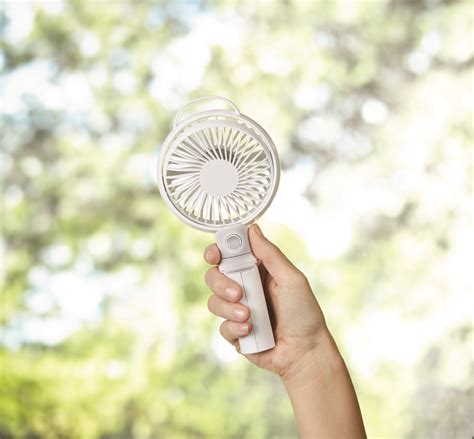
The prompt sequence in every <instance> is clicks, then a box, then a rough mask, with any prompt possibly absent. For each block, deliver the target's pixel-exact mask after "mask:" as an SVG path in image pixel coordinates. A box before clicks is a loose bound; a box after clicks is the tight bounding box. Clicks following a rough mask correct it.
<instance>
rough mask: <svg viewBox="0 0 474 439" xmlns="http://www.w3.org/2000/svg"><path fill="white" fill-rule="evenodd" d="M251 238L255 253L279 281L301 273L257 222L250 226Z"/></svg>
mask: <svg viewBox="0 0 474 439" xmlns="http://www.w3.org/2000/svg"><path fill="white" fill-rule="evenodd" d="M249 239H250V246H251V247H252V251H253V253H254V255H255V256H256V257H257V258H258V259H259V260H260V261H261V262H262V263H263V265H264V266H265V268H266V269H267V271H268V272H269V273H270V274H271V276H272V277H273V278H275V280H276V281H277V282H278V281H279V280H280V281H281V280H287V279H288V278H289V277H290V276H294V275H295V274H300V271H299V270H298V269H297V268H296V267H295V266H294V265H293V264H292V263H291V262H290V261H289V260H288V258H287V257H286V256H285V255H284V254H283V253H282V252H281V250H280V249H279V248H278V247H277V246H276V245H275V244H273V243H272V242H270V241H269V240H268V239H267V238H265V236H264V235H263V233H262V230H261V229H260V227H259V226H258V225H257V224H252V226H250V229H249Z"/></svg>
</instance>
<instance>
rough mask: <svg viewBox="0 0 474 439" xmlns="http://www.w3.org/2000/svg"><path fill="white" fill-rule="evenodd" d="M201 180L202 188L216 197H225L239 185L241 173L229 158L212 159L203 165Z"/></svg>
mask: <svg viewBox="0 0 474 439" xmlns="http://www.w3.org/2000/svg"><path fill="white" fill-rule="evenodd" d="M199 182H200V184H201V188H202V190H203V191H204V192H206V193H207V194H209V195H212V196H214V197H224V196H225V195H228V194H230V193H232V192H233V191H234V189H235V188H236V187H237V184H238V183H239V173H238V171H237V169H236V168H235V166H234V165H233V164H232V163H230V162H228V161H227V160H223V159H217V160H212V161H210V162H208V163H206V164H205V165H204V166H203V167H202V169H201V172H200V175H199Z"/></svg>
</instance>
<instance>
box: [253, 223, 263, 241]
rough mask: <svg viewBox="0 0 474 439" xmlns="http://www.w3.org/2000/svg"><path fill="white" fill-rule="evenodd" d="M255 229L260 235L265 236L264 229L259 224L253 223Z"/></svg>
mask: <svg viewBox="0 0 474 439" xmlns="http://www.w3.org/2000/svg"><path fill="white" fill-rule="evenodd" d="M253 227H254V229H255V231H256V232H257V235H258V236H260V237H261V238H264V236H263V233H262V229H261V228H260V227H259V226H258V224H254V225H253Z"/></svg>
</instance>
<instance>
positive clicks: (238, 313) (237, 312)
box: [232, 308, 245, 319]
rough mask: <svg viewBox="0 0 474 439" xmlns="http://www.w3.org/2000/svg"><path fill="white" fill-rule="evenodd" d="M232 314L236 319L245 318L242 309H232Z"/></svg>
mask: <svg viewBox="0 0 474 439" xmlns="http://www.w3.org/2000/svg"><path fill="white" fill-rule="evenodd" d="M232 313H233V314H234V316H235V317H237V318H238V319H244V318H245V311H244V310H243V309H242V308H234V311H232Z"/></svg>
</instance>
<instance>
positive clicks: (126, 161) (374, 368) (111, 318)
mask: <svg viewBox="0 0 474 439" xmlns="http://www.w3.org/2000/svg"><path fill="white" fill-rule="evenodd" d="M2 14H3V15H2V22H1V26H2V30H3V35H4V38H2V42H1V47H2V55H1V59H0V64H1V65H2V72H3V80H4V82H5V87H4V95H3V97H2V109H3V114H2V142H1V143H2V155H1V169H2V176H3V187H4V200H3V205H2V208H3V217H2V220H3V224H2V225H3V241H2V243H3V245H4V248H5V251H4V257H3V261H2V263H3V268H4V279H3V288H2V302H1V314H0V318H1V320H0V323H1V325H2V351H1V375H0V383H1V391H2V395H1V400H0V436H1V437H12V436H13V437H25V438H26V437H45V438H63V437H64V438H65V437H67V438H69V437H74V438H76V437H77V438H103V439H106V438H114V439H115V438H127V439H128V438H131V437H136V438H140V439H141V438H147V437H164V438H174V437H191V438H193V437H196V438H197V437H211V438H214V437H215V438H222V437H229V438H233V437H235V438H243V437H245V438H246V437H249V438H261V437H268V438H275V437H295V436H296V430H295V426H294V421H293V415H292V412H291V407H290V403H289V401H288V399H287V397H286V395H285V393H284V390H283V388H282V386H281V384H280V383H279V380H278V379H277V377H274V376H271V375H270V374H269V373H267V372H265V371H261V370H257V369H255V368H253V367H251V366H250V365H248V364H246V363H245V362H244V361H243V359H242V358H240V357H239V356H238V355H237V354H233V353H232V350H231V348H227V349H226V348H225V347H223V342H220V341H219V336H218V334H217V331H216V325H217V322H216V320H215V319H214V318H213V317H211V316H210V315H209V313H208V311H207V309H206V305H205V303H206V299H207V296H208V294H209V291H208V290H207V288H206V286H205V285H204V282H203V275H204V273H205V270H206V269H207V268H206V266H205V264H204V262H203V261H202V252H203V249H204V248H205V246H206V245H208V244H209V243H211V242H212V237H210V236H206V235H205V234H202V233H199V232H197V231H195V230H191V229H189V228H188V227H186V226H185V225H183V224H181V223H180V222H179V221H178V220H177V219H176V218H175V217H173V215H172V214H171V213H170V212H169V211H168V210H167V209H166V207H165V206H164V204H163V203H162V202H161V200H160V198H159V194H158V191H157V188H156V187H155V184H154V182H153V178H152V177H151V175H150V173H151V172H150V168H151V163H152V160H153V157H152V156H153V154H154V153H155V152H156V150H157V148H158V147H159V144H160V142H161V141H162V140H163V139H164V137H165V136H166V134H167V132H168V131H169V129H170V126H171V123H172V117H173V115H174V113H175V111H176V109H177V108H178V107H179V105H181V104H183V103H185V102H186V101H187V100H188V99H190V98H193V97H196V96H201V95H205V94H222V95H225V96H228V97H229V98H231V99H234V100H235V101H236V102H237V103H238V105H239V107H240V108H241V109H242V111H243V112H244V113H246V114H249V115H250V116H251V117H254V118H255V119H256V120H258V121H259V123H261V124H262V125H263V126H264V127H266V128H268V131H269V132H270V134H271V136H272V138H273V139H274V141H275V143H276V144H277V146H278V149H279V152H280V154H281V158H282V163H283V170H284V178H283V179H282V183H281V186H280V192H279V195H278V197H277V198H276V200H275V203H274V204H275V206H274V207H272V208H271V209H270V211H269V212H268V214H266V216H265V218H264V219H262V221H263V225H264V227H263V228H264V231H265V233H267V234H268V235H269V236H270V237H271V238H272V240H274V241H275V242H276V243H277V244H278V245H279V246H280V247H281V248H282V250H283V251H284V252H285V253H286V254H288V256H289V257H290V258H291V259H292V260H293V261H294V262H295V264H296V265H297V266H298V267H300V268H301V269H302V270H303V271H304V272H305V273H306V274H307V276H308V278H309V279H310V281H311V283H312V285H313V287H314V290H315V294H316V295H317V297H318V300H319V302H320V303H321V306H322V308H323V310H324V311H325V315H326V319H327V321H328V324H329V326H330V328H331V330H332V331H333V333H334V334H335V338H336V340H337V341H338V344H339V346H340V349H341V351H342V352H343V354H344V356H345V358H346V361H347V363H348V366H349V369H350V370H351V373H352V376H353V379H354V383H355V386H356V388H357V391H358V394H359V397H360V402H361V406H362V410H363V414H364V417H365V421H366V426H367V431H368V433H369V436H371V437H387V436H390V437H400V436H404V435H408V436H409V437H432V436H435V435H437V434H438V433H439V434H441V433H442V434H441V436H443V437H448V436H449V435H451V436H452V437H458V436H459V437H461V436H467V435H469V434H472V428H473V425H472V420H471V419H470V417H469V412H468V410H467V409H466V407H467V406H468V405H469V400H472V383H471V381H470V376H472V369H471V367H472V366H471V365H468V366H466V367H464V366H463V367H460V366H459V364H460V363H465V364H468V355H467V352H468V347H467V346H468V341H469V340H472V332H471V325H470V324H469V323H468V322H469V321H470V320H469V315H468V314H467V312H466V308H467V306H464V305H463V303H465V302H467V300H466V298H467V297H468V294H469V292H471V291H472V282H470V280H469V274H468V272H467V271H468V270H467V265H466V264H467V263H468V262H466V261H469V258H471V259H472V251H471V249H470V247H469V242H470V241H469V239H471V238H470V234H469V233H470V232H469V230H470V226H472V217H469V216H468V215H470V213H469V214H468V213H467V212H472V209H469V202H470V200H471V195H472V157H471V155H472V152H470V151H469V147H470V146H472V138H473V126H472V64H473V61H472V60H473V46H472V42H471V41H470V38H469V37H470V36H471V35H472V29H473V15H472V4H471V2H470V1H464V2H456V1H454V2H453V1H438V2H430V1H423V0H417V1H382V0H380V1H373V2H362V1H361V2H347V1H342V0H341V1H322V0H321V1H294V2H280V1H274V2H263V1H261V2H255V1H250V0H249V1H243V2H233V1H227V0H226V1H215V2H214V1H212V2H200V1H198V2H176V1H171V0H170V1H159V2H132V1H130V2H125V1H124V2H93V1H86V0H74V1H69V2H64V3H59V2H57V3H54V2H53V3H48V2H43V3H42V2H33V3H22V2H6V4H5V10H4V11H3V12H2ZM3 80H2V82H3ZM2 87H3V86H2ZM308 169H309V171H310V175H309V176H308V175H307V172H306V171H307V170H308ZM285 175H286V177H285ZM300 186H304V187H302V188H301V187H300ZM300 189H301V190H300ZM279 197H280V198H279ZM279 199H280V200H281V201H279ZM295 200H296V201H295ZM293 201H295V203H294V204H292V203H293ZM278 203H280V207H278ZM286 203H288V206H286ZM298 203H299V204H298ZM282 205H283V208H282V207H281V206H282ZM272 209H273V211H272ZM471 242H472V241H471ZM431 397H432V398H431ZM441 436H440V437H441Z"/></svg>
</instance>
